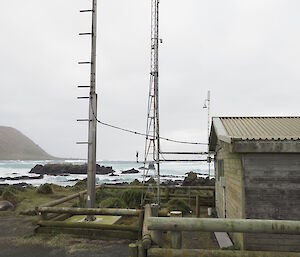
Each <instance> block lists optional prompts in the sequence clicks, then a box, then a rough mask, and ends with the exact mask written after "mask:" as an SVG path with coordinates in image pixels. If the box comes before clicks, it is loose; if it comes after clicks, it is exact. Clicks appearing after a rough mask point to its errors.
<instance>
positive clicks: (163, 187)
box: [100, 185, 215, 191]
mask: <svg viewBox="0 0 300 257" xmlns="http://www.w3.org/2000/svg"><path fill="white" fill-rule="evenodd" d="M100 187H101V188H110V189H142V188H143V186H131V185H128V186H121V185H100ZM160 188H161V189H167V188H169V189H195V190H203V191H205V190H208V191H209V190H215V187H214V186H177V185H170V186H164V185H161V186H160Z"/></svg>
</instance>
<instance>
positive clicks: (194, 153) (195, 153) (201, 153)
mask: <svg viewBox="0 0 300 257" xmlns="http://www.w3.org/2000/svg"><path fill="white" fill-rule="evenodd" d="M160 153H161V154H187V155H205V154H208V152H160Z"/></svg>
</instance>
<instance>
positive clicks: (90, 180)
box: [79, 0, 97, 221]
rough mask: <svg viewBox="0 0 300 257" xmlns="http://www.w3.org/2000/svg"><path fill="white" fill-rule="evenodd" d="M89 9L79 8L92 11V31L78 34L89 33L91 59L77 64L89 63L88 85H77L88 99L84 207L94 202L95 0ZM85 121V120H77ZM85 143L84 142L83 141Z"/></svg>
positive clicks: (95, 102)
mask: <svg viewBox="0 0 300 257" xmlns="http://www.w3.org/2000/svg"><path fill="white" fill-rule="evenodd" d="M92 5H93V6H92V9H91V10H81V11H80V12H91V13H92V32H91V33H80V34H79V35H91V38H92V40H91V48H92V50H91V61H90V62H79V64H90V65H91V73H90V85H89V86H79V87H89V88H90V95H89V97H79V98H82V99H85V98H88V99H89V119H88V120H87V121H88V123H89V129H88V142H86V143H87V144H88V163H87V199H86V207H87V208H94V207H95V202H96V142H97V94H96V39H97V0H93V4H92ZM79 121H86V120H79ZM83 143H85V142H83ZM86 220H88V221H90V220H94V217H93V216H88V217H87V218H86Z"/></svg>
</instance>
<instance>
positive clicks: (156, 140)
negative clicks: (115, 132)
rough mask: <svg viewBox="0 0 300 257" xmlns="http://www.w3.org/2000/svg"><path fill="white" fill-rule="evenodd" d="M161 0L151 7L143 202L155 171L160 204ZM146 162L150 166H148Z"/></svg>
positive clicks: (155, 1)
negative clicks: (159, 78)
mask: <svg viewBox="0 0 300 257" xmlns="http://www.w3.org/2000/svg"><path fill="white" fill-rule="evenodd" d="M161 42H162V41H161V40H160V39H159V0H152V7H151V67H150V85H149V96H148V113H147V128H146V142H145V153H144V155H145V156H144V157H145V159H144V171H143V194H142V202H141V204H142V205H144V200H145V196H146V194H144V186H145V180H146V177H147V176H148V172H149V171H150V172H151V171H152V172H153V171H154V175H155V177H156V183H157V196H156V203H157V204H158V205H159V204H160V136H159V98H158V96H159V86H158V85H159V80H158V75H159V73H158V71H159V69H158V49H159V43H161ZM146 164H148V165H149V166H148V167H146Z"/></svg>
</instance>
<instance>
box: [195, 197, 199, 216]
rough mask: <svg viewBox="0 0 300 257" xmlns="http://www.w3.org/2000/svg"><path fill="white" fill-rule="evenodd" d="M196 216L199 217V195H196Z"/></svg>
mask: <svg viewBox="0 0 300 257" xmlns="http://www.w3.org/2000/svg"><path fill="white" fill-rule="evenodd" d="M196 217H197V218H200V195H196Z"/></svg>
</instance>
